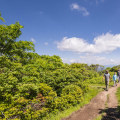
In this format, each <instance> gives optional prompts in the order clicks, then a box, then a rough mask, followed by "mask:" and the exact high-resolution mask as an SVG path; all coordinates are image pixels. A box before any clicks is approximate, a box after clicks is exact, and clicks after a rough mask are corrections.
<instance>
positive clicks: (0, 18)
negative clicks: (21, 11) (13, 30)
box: [0, 13, 5, 22]
mask: <svg viewBox="0 0 120 120" xmlns="http://www.w3.org/2000/svg"><path fill="white" fill-rule="evenodd" d="M0 20H2V21H3V22H5V20H4V18H3V17H1V13H0Z"/></svg>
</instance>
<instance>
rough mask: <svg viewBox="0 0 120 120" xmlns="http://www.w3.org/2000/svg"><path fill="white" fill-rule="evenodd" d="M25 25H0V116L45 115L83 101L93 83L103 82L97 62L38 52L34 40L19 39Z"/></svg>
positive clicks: (20, 117) (26, 116)
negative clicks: (64, 59) (66, 61)
mask: <svg viewBox="0 0 120 120" xmlns="http://www.w3.org/2000/svg"><path fill="white" fill-rule="evenodd" d="M21 28H23V26H21V25H20V24H19V23H18V22H17V23H15V24H12V25H0V54H1V55H0V103H1V104H0V119H23V120H31V119H33V120H37V119H42V118H43V117H44V116H46V115H47V114H48V113H50V112H55V111H61V110H64V109H66V108H69V107H70V106H74V105H76V104H78V103H80V102H81V101H82V100H83V95H85V94H86V93H87V92H88V91H89V90H90V89H89V84H93V83H101V82H100V76H99V74H98V73H97V72H95V70H94V69H93V66H88V65H87V64H80V63H73V64H71V65H68V64H64V63H63V62H62V59H61V58H60V57H59V56H56V55H53V56H49V55H41V56H40V55H38V54H37V53H34V44H33V43H32V42H29V41H21V40H19V41H16V39H17V38H18V37H19V36H20V35H21Z"/></svg>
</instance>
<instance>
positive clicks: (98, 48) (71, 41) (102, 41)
mask: <svg viewBox="0 0 120 120" xmlns="http://www.w3.org/2000/svg"><path fill="white" fill-rule="evenodd" d="M57 48H58V49H59V50H63V51H73V52H78V53H93V54H97V53H108V52H112V51H114V50H116V49H117V48H120V34H115V35H114V34H111V33H106V34H102V35H100V36H97V37H95V38H94V39H93V43H92V44H91V43H88V42H86V41H85V40H84V39H82V38H76V37H72V38H67V37H64V38H63V39H62V40H61V41H60V42H58V43H57Z"/></svg>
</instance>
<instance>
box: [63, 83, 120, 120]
mask: <svg viewBox="0 0 120 120" xmlns="http://www.w3.org/2000/svg"><path fill="white" fill-rule="evenodd" d="M118 87H120V85H118V86H117V87H112V88H110V89H109V91H102V92H100V93H99V94H98V95H97V96H96V97H94V98H93V99H92V100H91V102H90V103H89V104H87V105H85V106H84V107H83V108H81V109H80V110H78V111H77V112H74V113H72V114H71V115H70V116H69V117H67V118H64V119H62V120H94V119H95V118H96V117H97V116H98V115H100V114H101V113H102V112H103V111H104V112H105V110H106V108H107V110H114V112H115V110H116V108H117V98H116V95H115V93H116V90H117V88H118ZM110 112H111V111H109V113H110ZM108 117H109V118H108ZM111 117H112V118H110V116H109V114H107V112H106V115H105V116H104V117H103V119H102V120H106V118H108V119H107V120H120V118H119V116H117V117H116V118H115V116H114V115H113V116H111ZM104 118H105V119H104Z"/></svg>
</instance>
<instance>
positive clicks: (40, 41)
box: [0, 0, 120, 66]
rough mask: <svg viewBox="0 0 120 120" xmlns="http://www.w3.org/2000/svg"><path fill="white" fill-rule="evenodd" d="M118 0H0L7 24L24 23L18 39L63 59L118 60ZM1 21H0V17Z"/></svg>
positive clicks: (106, 62) (41, 52)
mask: <svg viewBox="0 0 120 120" xmlns="http://www.w3.org/2000/svg"><path fill="white" fill-rule="evenodd" d="M119 6H120V0H0V12H1V14H2V17H3V18H4V19H5V21H6V22H5V23H4V24H7V25H10V24H14V23H15V22H19V23H20V24H21V25H23V26H24V28H23V29H21V31H22V35H21V36H20V37H19V40H27V41H32V42H33V43H34V44H35V52H36V53H38V54H39V55H50V56H52V55H58V56H60V57H61V58H62V60H63V62H65V63H74V62H77V63H87V64H100V65H106V66H113V65H118V64H120V7H119ZM0 24H3V22H2V21H0Z"/></svg>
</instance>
